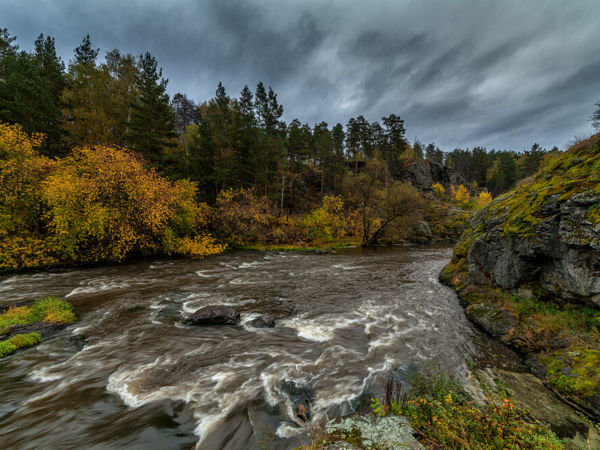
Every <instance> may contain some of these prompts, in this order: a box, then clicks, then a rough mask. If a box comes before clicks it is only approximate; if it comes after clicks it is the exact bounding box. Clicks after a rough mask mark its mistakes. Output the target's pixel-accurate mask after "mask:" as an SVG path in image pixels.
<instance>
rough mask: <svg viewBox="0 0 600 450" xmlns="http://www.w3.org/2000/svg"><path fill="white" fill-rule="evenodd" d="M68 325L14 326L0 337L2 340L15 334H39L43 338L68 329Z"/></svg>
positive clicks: (42, 323) (46, 323)
mask: <svg viewBox="0 0 600 450" xmlns="http://www.w3.org/2000/svg"><path fill="white" fill-rule="evenodd" d="M67 325H68V324H64V323H49V322H36V323H31V324H29V325H14V326H12V327H10V328H9V330H8V333H6V334H5V335H4V337H3V336H0V339H4V338H6V337H10V336H13V335H15V334H27V333H38V334H39V335H40V336H41V337H46V336H48V335H50V334H53V333H56V332H57V331H60V330H62V329H63V328H65V327H67Z"/></svg>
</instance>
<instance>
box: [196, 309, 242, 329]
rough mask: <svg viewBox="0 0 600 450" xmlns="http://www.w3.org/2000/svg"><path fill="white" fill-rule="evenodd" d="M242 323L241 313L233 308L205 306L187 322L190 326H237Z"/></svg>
mask: <svg viewBox="0 0 600 450" xmlns="http://www.w3.org/2000/svg"><path fill="white" fill-rule="evenodd" d="M239 321H240V313H239V312H237V311H236V310H235V308H232V307H231V306H224V305H213V306H205V307H204V308H200V309H199V310H197V311H196V312H194V313H193V314H192V315H191V316H189V317H188V318H187V320H186V323H187V324H188V325H235V324H237V323H238V322H239Z"/></svg>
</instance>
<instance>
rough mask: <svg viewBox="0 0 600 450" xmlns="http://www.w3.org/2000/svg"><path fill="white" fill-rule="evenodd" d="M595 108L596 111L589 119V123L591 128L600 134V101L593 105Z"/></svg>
mask: <svg viewBox="0 0 600 450" xmlns="http://www.w3.org/2000/svg"><path fill="white" fill-rule="evenodd" d="M594 106H596V107H597V109H596V111H594V113H593V114H592V117H590V121H591V122H592V127H594V129H595V130H596V131H598V132H600V100H598V102H596V103H595V104H594Z"/></svg>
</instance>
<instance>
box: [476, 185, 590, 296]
mask: <svg viewBox="0 0 600 450" xmlns="http://www.w3.org/2000/svg"><path fill="white" fill-rule="evenodd" d="M499 201H500V202H502V201H504V202H507V201H510V198H508V197H503V198H501V199H499ZM597 204H600V193H596V192H594V191H590V190H585V191H583V192H581V193H579V194H575V195H573V196H571V197H570V198H567V199H563V198H562V197H560V196H559V195H553V196H549V197H548V198H547V199H545V202H544V203H543V204H542V205H541V206H540V207H539V209H538V210H537V211H536V217H537V219H536V223H535V224H534V225H532V226H531V230H530V231H526V232H521V233H510V232H507V227H506V224H505V223H504V222H503V220H502V216H501V215H500V216H496V217H494V214H497V211H494V212H493V214H492V213H491V212H490V211H489V210H486V209H484V210H482V211H480V212H478V213H477V214H475V215H474V217H473V220H472V221H471V228H472V229H475V228H477V227H479V229H482V230H483V232H482V233H480V234H479V235H478V236H476V237H475V238H474V239H473V241H472V243H471V246H470V249H469V252H468V255H467V264H468V271H469V278H470V279H471V281H472V282H474V283H477V284H487V283H489V282H492V283H493V284H495V285H497V286H499V287H501V288H503V289H516V288H518V287H520V286H522V285H524V284H528V283H533V284H537V285H539V286H540V287H541V288H542V289H544V290H545V291H547V292H551V293H552V294H553V295H555V296H558V297H561V298H563V299H565V300H571V301H578V302H585V303H588V304H590V305H592V306H596V307H598V306H600V229H597V228H598V226H597V225H596V224H594V223H593V222H592V221H591V220H588V219H587V217H588V216H589V210H590V207H591V206H593V205H597Z"/></svg>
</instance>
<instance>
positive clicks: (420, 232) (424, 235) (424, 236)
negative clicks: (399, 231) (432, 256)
mask: <svg viewBox="0 0 600 450" xmlns="http://www.w3.org/2000/svg"><path fill="white" fill-rule="evenodd" d="M412 232H413V237H412V240H414V241H416V242H418V243H428V242H431V241H432V240H433V234H432V233H431V227H430V226H429V223H428V222H425V221H424V220H421V221H419V222H417V223H415V224H414V225H413V229H412Z"/></svg>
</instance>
